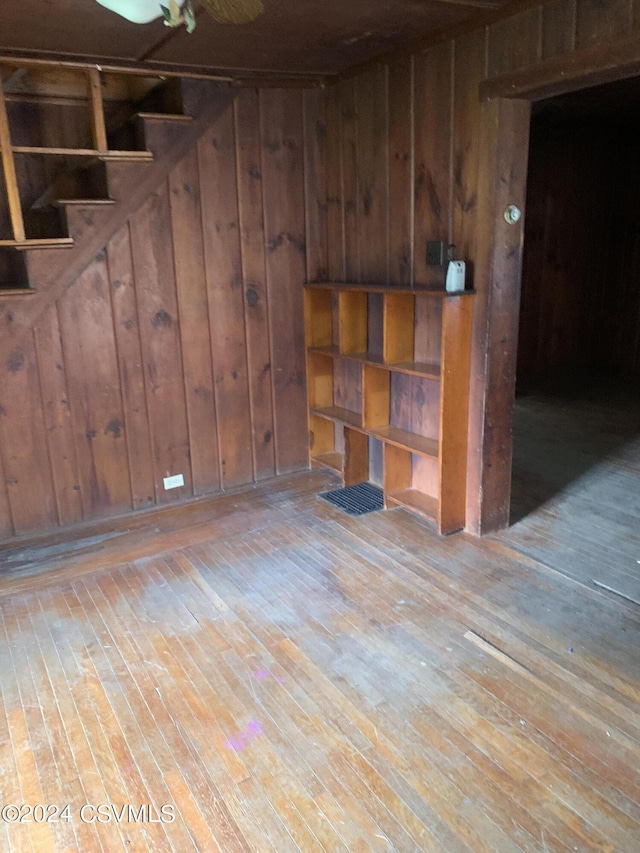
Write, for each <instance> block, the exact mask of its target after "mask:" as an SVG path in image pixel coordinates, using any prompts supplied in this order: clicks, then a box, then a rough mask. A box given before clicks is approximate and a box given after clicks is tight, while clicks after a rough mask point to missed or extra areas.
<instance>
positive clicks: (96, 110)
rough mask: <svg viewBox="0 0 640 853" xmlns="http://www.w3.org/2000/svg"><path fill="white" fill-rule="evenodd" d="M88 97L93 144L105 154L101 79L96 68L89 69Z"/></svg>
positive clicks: (105, 131)
mask: <svg viewBox="0 0 640 853" xmlns="http://www.w3.org/2000/svg"><path fill="white" fill-rule="evenodd" d="M89 97H90V100H91V127H92V131H93V145H94V148H95V149H96V150H97V151H98V152H99V153H100V154H106V152H107V151H108V150H109V146H108V145H107V129H106V126H105V123H104V104H103V102H102V81H101V80H100V72H99V71H98V69H97V68H90V69H89Z"/></svg>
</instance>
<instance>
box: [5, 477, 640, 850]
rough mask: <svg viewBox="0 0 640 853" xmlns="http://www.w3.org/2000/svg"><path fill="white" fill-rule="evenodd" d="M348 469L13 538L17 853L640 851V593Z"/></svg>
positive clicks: (8, 680)
mask: <svg viewBox="0 0 640 853" xmlns="http://www.w3.org/2000/svg"><path fill="white" fill-rule="evenodd" d="M336 484H337V477H335V476H334V475H332V474H329V473H327V472H325V471H315V472H312V473H303V474H299V475H296V476H292V477H289V478H287V479H283V480H280V481H279V482H278V483H277V484H274V483H269V484H264V485H262V486H260V487H258V488H256V489H251V490H247V491H246V492H244V493H240V494H237V495H227V496H225V497H223V498H219V499H216V500H213V501H203V502H201V503H199V504H196V505H195V506H192V507H189V508H182V509H178V510H172V511H167V512H164V513H161V514H158V515H156V516H155V517H154V519H153V522H152V524H151V525H150V524H149V520H148V519H147V521H146V523H145V524H143V523H142V522H141V521H139V520H138V521H135V522H132V521H131V520H128V521H127V522H126V526H125V525H124V524H123V525H122V527H121V528H119V529H114V527H113V524H105V525H104V527H103V528H98V529H97V530H94V531H93V532H92V539H91V540H89V541H87V540H79V541H76V542H74V543H68V542H67V543H64V542H63V541H62V538H61V537H60V541H58V542H56V541H53V540H52V542H51V543H49V544H48V545H47V546H46V547H44V546H32V547H30V548H23V549H22V550H21V551H13V552H11V551H7V550H4V551H3V552H2V553H0V559H2V563H3V571H4V575H3V579H2V583H1V585H0V611H1V613H2V619H3V621H2V625H1V626H0V627H1V628H2V632H3V633H2V635H1V636H2V642H1V643H0V650H1V666H2V670H1V672H2V697H1V702H0V756H1V759H0V766H1V768H2V783H1V784H2V802H3V803H4V804H5V806H6V805H7V804H15V805H18V806H20V805H21V804H23V803H24V804H28V805H32V806H34V805H36V804H51V805H52V806H54V807H57V808H59V809H62V808H63V807H64V806H65V805H67V804H68V805H69V810H68V811H67V813H66V816H67V818H68V820H66V819H58V820H57V822H54V821H51V822H31V823H29V822H20V821H19V820H17V821H16V822H11V821H12V819H15V817H16V813H15V812H14V811H11V810H9V812H6V811H5V813H4V816H5V820H4V821H0V848H1V849H3V850H7V851H18V850H32V851H34V853H46V851H53V850H55V851H68V850H80V851H83V853H85V852H86V853H91V852H92V851H105V853H113V851H117V850H129V851H130V850H140V851H147V850H151V851H154V853H155V851H165V850H166V851H176V853H186V851H188V850H199V851H207V853H208V851H216V850H222V851H224V853H233V851H243V850H254V851H268V850H275V851H278V853H284V851H294V850H302V851H313V850H324V851H349V853H353V851H368V850H381V851H382V850H395V851H402V853H405V851H429V850H447V851H449V853H457V851H468V852H469V853H499V851H530V853H539V851H580V853H583V851H590V850H594V851H595V850H597V851H624V853H633V851H637V850H638V849H640V741H639V738H640V706H639V704H638V699H639V697H640V656H639V655H638V647H639V641H640V609H639V608H638V606H636V605H635V604H633V603H632V602H630V601H628V600H626V599H624V598H621V597H620V596H617V595H614V594H612V593H610V592H608V591H606V590H604V589H602V588H599V587H596V586H593V585H591V586H587V585H584V584H582V583H579V582H576V581H575V580H574V579H572V578H570V577H568V576H565V575H563V574H561V573H560V572H558V571H555V569H554V568H552V567H549V566H548V565H546V563H547V562H548V560H546V559H545V560H542V561H540V562H538V561H537V559H536V558H535V556H528V555H525V554H523V553H519V552H518V551H516V550H515V549H514V548H513V547H512V544H511V542H510V540H509V539H508V537H504V538H501V539H499V540H498V539H492V540H477V539H474V538H472V537H470V536H467V535H465V534H461V535H457V536H453V537H449V538H446V539H443V538H439V537H437V536H436V535H435V534H434V533H433V532H432V531H431V530H430V528H429V527H428V526H427V525H426V524H425V523H423V522H422V521H421V520H420V519H418V518H417V517H415V516H413V515H411V514H410V513H408V512H407V511H405V510H400V509H398V510H393V511H391V512H384V513H381V512H379V513H373V514H370V515H366V516H363V517H361V518H355V519H354V518H352V517H349V516H347V515H345V514H343V513H342V512H340V511H339V510H337V509H334V508H332V507H331V506H330V505H328V504H327V503H325V502H324V501H322V500H319V499H318V498H317V496H316V495H317V493H318V492H319V491H321V490H322V489H326V488H329V487H332V486H335V485H336ZM584 499H585V500H586V499H587V498H586V497H585V498H584ZM547 511H548V505H547V509H546V510H544V512H547ZM544 519H546V516H543V521H540V522H539V523H540V524H542V523H544V524H547V521H546V520H544ZM524 523H525V522H521V524H524ZM528 523H529V524H532V525H533V524H534V521H533V520H529V522H528ZM601 523H602V525H603V526H604V527H606V528H607V530H608V531H609V532H610V534H611V536H614V531H615V529H616V528H615V525H616V524H617V521H616V517H615V516H614V514H613V513H612V512H611V513H609V514H608V515H605V516H604V518H603V520H602V522H601ZM516 527H517V526H516ZM635 530H637V528H635ZM532 531H533V528H532ZM588 533H589V532H588V531H586V532H585V533H584V534H583V533H582V532H580V534H579V538H580V540H581V548H582V549H583V550H588V548H587V547H586V544H585V543H586V541H587V540H586V537H587V536H588ZM516 534H517V535H516ZM527 535H531V536H533V535H534V534H533V532H530V533H529V534H527ZM518 536H519V537H520V540H522V539H523V537H524V533H522V532H520V533H517V531H516V533H514V540H513V541H514V544H517V545H518V547H519V548H521V547H522V543H521V541H520V540H518V541H517V542H516V539H517V538H518ZM549 547H551V546H549ZM604 548H605V546H604V545H603V549H604ZM637 556H638V558H640V554H638V555H637ZM558 559H559V560H561V559H563V558H561V557H559V558H558ZM101 804H104V805H105V809H103V810H102V811H98V810H97V807H98V806H99V805H101ZM109 804H111V805H112V806H113V807H114V808H113V809H112V810H109V809H108V808H106V806H108V805H109ZM123 805H124V806H131V807H132V809H127V810H126V811H125V812H124V813H123V812H122V811H121V809H122V806H123ZM140 806H145V807H146V810H144V809H143V810H142V811H140ZM163 806H165V807H166V806H170V807H172V809H173V811H172V810H171V808H170V809H166V808H165V811H164V812H162V807H163ZM83 807H84V810H83ZM49 814H53V813H51V812H49ZM172 814H173V815H175V819H174V820H173V821H172V822H162V817H161V816H164V818H165V819H167V818H168V817H169V816H171V815H172ZM101 815H103V816H104V815H106V817H105V818H104V822H103V818H102V817H100V816H101ZM121 815H124V816H123V817H122V819H120V816H121ZM23 816H25V819H26V818H27V817H29V814H28V813H27V812H25V811H24V810H23ZM35 816H36V813H35V811H34V812H33V813H32V814H31V819H32V820H33V817H35ZM82 817H84V820H83V819H82Z"/></svg>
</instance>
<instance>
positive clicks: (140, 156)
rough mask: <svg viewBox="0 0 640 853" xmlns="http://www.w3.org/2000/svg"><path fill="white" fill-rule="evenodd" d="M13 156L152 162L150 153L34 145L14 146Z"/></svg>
mask: <svg viewBox="0 0 640 853" xmlns="http://www.w3.org/2000/svg"><path fill="white" fill-rule="evenodd" d="M13 153H14V154H46V155H54V156H67V157H97V158H98V159H99V160H125V161H128V160H130V161H131V162H134V163H137V162H147V161H151V160H153V153H152V152H151V151H106V152H104V151H103V152H101V151H98V150H97V149H96V148H45V147H42V146H36V145H14V146H13Z"/></svg>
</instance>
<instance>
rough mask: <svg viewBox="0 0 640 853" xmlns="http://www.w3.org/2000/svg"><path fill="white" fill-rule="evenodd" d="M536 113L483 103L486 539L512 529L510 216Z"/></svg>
mask: <svg viewBox="0 0 640 853" xmlns="http://www.w3.org/2000/svg"><path fill="white" fill-rule="evenodd" d="M530 109H531V105H530V104H529V102H528V101H520V100H509V99H508V98H495V99H494V100H490V101H485V102H484V103H483V105H482V125H481V129H482V133H481V137H480V174H479V179H478V210H479V216H478V223H479V224H478V238H477V239H478V245H477V251H476V258H475V277H474V284H475V288H476V291H477V295H476V297H475V306H474V322H473V340H472V345H471V385H470V396H469V456H468V459H469V466H468V473H467V524H466V526H467V529H468V530H471V531H472V532H473V533H480V534H482V533H490V532H492V531H494V530H500V529H501V528H503V527H507V525H508V524H509V509H510V496H511V457H512V441H511V424H512V415H513V404H514V396H515V373H516V356H517V349H518V315H519V306H520V264H521V259H522V245H523V238H524V229H523V223H524V220H523V219H520V220H519V221H518V222H517V223H515V224H508V223H507V221H506V220H505V217H504V212H505V209H506V207H507V205H510V204H515V205H517V206H518V207H519V208H520V210H524V202H525V194H526V182H527V156H528V146H529V114H530Z"/></svg>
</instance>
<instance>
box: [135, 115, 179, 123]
mask: <svg viewBox="0 0 640 853" xmlns="http://www.w3.org/2000/svg"><path fill="white" fill-rule="evenodd" d="M134 118H142V119H145V120H150V121H176V122H180V121H185V122H186V121H193V116H186V115H183V114H182V113H136V114H135V116H134Z"/></svg>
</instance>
